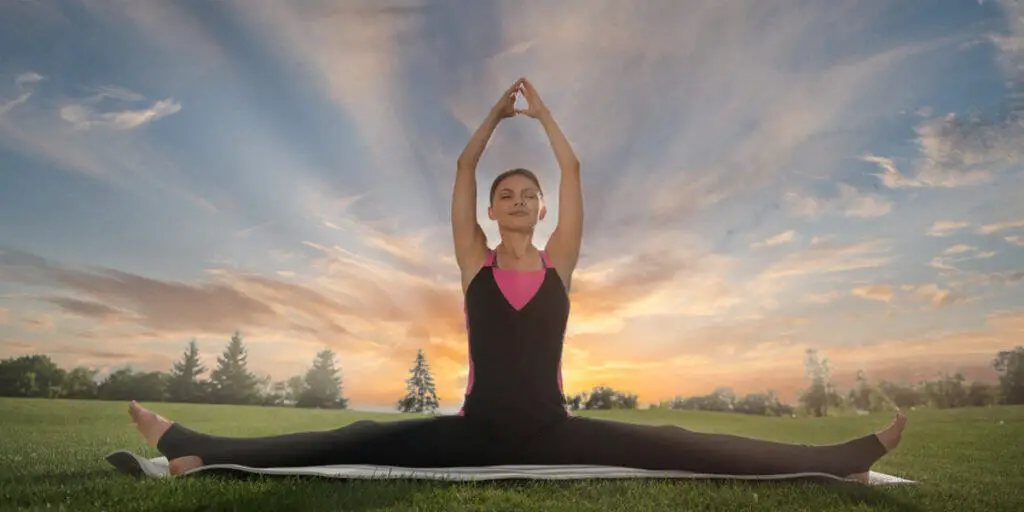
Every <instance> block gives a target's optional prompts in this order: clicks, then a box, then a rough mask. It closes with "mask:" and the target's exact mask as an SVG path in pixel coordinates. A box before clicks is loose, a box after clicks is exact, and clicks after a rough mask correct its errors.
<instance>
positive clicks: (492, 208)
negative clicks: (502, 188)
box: [487, 206, 494, 220]
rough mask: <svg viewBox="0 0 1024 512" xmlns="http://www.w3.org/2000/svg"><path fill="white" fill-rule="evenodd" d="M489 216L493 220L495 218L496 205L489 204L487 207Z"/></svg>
mask: <svg viewBox="0 0 1024 512" xmlns="http://www.w3.org/2000/svg"><path fill="white" fill-rule="evenodd" d="M487 218H488V219H491V220H494V207H493V206H488V207H487Z"/></svg>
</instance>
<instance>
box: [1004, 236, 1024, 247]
mask: <svg viewBox="0 0 1024 512" xmlns="http://www.w3.org/2000/svg"><path fill="white" fill-rule="evenodd" d="M1004 240H1006V241H1007V242H1010V243H1011V244H1013V245H1019V246H1021V247H1024V236H1020V235H1014V236H1008V237H1005V238H1004Z"/></svg>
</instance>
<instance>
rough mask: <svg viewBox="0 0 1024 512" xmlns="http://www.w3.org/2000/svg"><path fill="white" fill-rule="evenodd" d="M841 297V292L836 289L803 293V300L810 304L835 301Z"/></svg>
mask: <svg viewBox="0 0 1024 512" xmlns="http://www.w3.org/2000/svg"><path fill="white" fill-rule="evenodd" d="M840 297H842V294H841V293H839V292H836V291H830V292H823V293H808V294H806V295H804V298H803V300H804V302H809V303H812V304H829V303H831V302H835V301H836V300H837V299H839V298H840Z"/></svg>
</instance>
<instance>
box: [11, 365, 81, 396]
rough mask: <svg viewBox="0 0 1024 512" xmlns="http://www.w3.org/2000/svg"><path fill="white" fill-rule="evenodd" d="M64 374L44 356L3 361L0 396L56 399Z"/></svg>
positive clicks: (59, 392)
mask: <svg viewBox="0 0 1024 512" xmlns="http://www.w3.org/2000/svg"><path fill="white" fill-rule="evenodd" d="M64 373H65V372H64V370H63V369H62V368H61V367H59V366H57V364H56V363H54V362H53V360H52V359H50V356H46V355H29V356H20V357H13V358H10V359H4V360H3V361H0V396H20V397H32V398H57V397H59V396H60V394H61V383H62V382H63V380H64Z"/></svg>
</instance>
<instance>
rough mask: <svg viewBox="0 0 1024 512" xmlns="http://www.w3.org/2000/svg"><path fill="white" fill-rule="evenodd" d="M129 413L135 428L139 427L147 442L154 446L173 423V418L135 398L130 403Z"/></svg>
mask: <svg viewBox="0 0 1024 512" xmlns="http://www.w3.org/2000/svg"><path fill="white" fill-rule="evenodd" d="M128 414H129V415H130V416H131V417H132V421H133V422H134V423H135V428H137V429H139V433H140V434H142V437H143V438H145V439H146V443H148V444H149V445H150V446H152V447H154V448H156V443H157V441H160V438H161V437H162V436H163V435H164V432H167V429H169V428H171V425H173V422H171V420H169V419H167V418H164V417H163V416H160V415H159V414H157V413H155V412H153V411H150V410H149V409H146V408H145V407H143V406H141V405H139V403H138V402H136V401H135V400H132V403H130V404H128Z"/></svg>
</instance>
